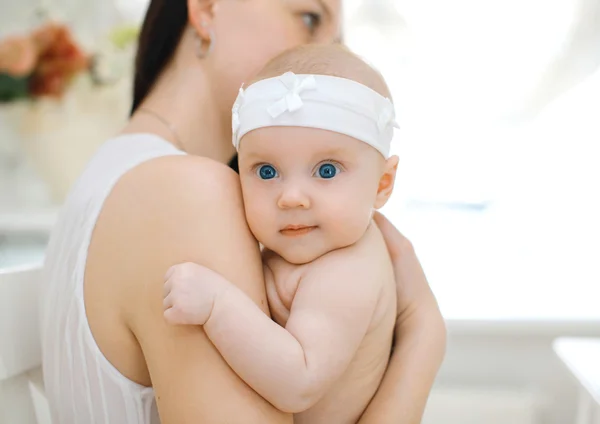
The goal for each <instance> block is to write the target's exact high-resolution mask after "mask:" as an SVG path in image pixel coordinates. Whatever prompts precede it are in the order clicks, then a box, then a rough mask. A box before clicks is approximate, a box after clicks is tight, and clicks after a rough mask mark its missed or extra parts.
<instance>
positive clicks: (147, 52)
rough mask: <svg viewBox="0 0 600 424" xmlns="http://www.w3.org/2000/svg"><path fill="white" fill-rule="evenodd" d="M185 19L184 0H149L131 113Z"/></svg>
mask: <svg viewBox="0 0 600 424" xmlns="http://www.w3.org/2000/svg"><path fill="white" fill-rule="evenodd" d="M187 23H188V7H187V1H186V0H151V1H150V5H149V6H148V11H147V12H146V17H145V19H144V24H143V25H142V30H141V32H140V36H139V40H138V51H137V55H136V58H135V74H134V85H133V104H132V107H131V114H133V113H134V112H135V110H136V109H137V108H138V107H139V106H140V104H141V103H142V102H143V101H144V99H145V98H146V96H147V95H148V93H149V92H150V90H151V89H152V86H153V85H154V84H155V83H156V81H157V80H158V77H159V76H160V74H161V73H162V71H163V70H164V69H165V67H166V66H167V64H168V63H169V61H170V60H171V58H172V57H173V54H174V53H175V50H176V49H177V45H178V44H179V41H180V40H181V36H182V34H183V31H184V30H185V28H186V26H187Z"/></svg>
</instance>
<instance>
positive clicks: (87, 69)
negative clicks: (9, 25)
mask: <svg viewBox="0 0 600 424" xmlns="http://www.w3.org/2000/svg"><path fill="white" fill-rule="evenodd" d="M136 36H137V28H135V27H118V28H115V29H114V30H113V31H112V32H111V34H110V36H109V41H110V42H111V45H112V47H113V49H116V50H119V49H120V50H123V49H125V48H126V47H127V46H129V45H130V44H132V42H133V40H134V39H135V38H136ZM102 58H103V56H102V55H101V54H100V53H97V54H95V55H91V54H88V53H86V52H84V50H83V49H82V48H81V47H80V46H79V45H78V44H77V42H76V41H75V39H74V37H73V35H72V33H71V31H70V29H69V28H68V26H66V25H64V24H60V23H55V22H49V23H46V24H44V25H42V26H40V27H39V28H36V29H35V30H33V31H32V32H30V33H28V34H23V35H14V36H11V37H8V38H6V39H4V40H0V103H7V102H11V101H16V100H21V99H36V98H39V97H53V98H61V97H62V96H63V95H64V93H65V92H66V90H67V89H68V87H69V86H70V85H71V82H72V81H73V79H74V78H75V77H76V76H78V75H81V74H83V73H87V74H88V75H89V76H90V77H91V78H92V80H93V81H94V83H96V84H98V85H100V84H103V83H106V82H107V81H108V79H107V78H106V75H104V76H103V71H102V69H103V67H104V68H106V66H105V64H104V63H103V62H102ZM104 73H105V71H104Z"/></svg>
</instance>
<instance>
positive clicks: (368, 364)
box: [265, 225, 396, 424]
mask: <svg viewBox="0 0 600 424" xmlns="http://www.w3.org/2000/svg"><path fill="white" fill-rule="evenodd" d="M344 254H347V256H348V258H347V260H348V261H353V260H356V258H358V257H360V258H361V261H363V262H364V263H365V266H368V267H369V269H371V268H372V269H373V272H372V273H371V275H373V279H372V280H371V281H364V282H361V283H362V284H370V285H373V287H374V289H379V290H380V293H381V294H380V296H379V301H378V304H377V307H376V309H375V312H374V314H373V317H372V318H371V322H370V325H369V327H368V331H367V333H366V335H365V336H364V338H363V340H362V342H361V344H360V347H359V348H358V350H357V352H356V354H355V355H354V357H353V359H352V361H351V363H350V365H349V366H348V368H347V369H346V370H345V372H344V373H343V375H342V376H341V377H340V378H339V380H338V381H336V382H335V383H334V384H333V386H332V387H331V388H330V389H329V390H328V391H327V392H326V394H325V395H324V396H323V397H322V398H321V399H320V400H319V401H318V402H317V403H316V404H315V405H313V406H312V407H311V408H309V409H308V410H306V411H304V412H302V413H298V414H296V415H295V417H294V423H295V424H354V423H356V422H357V421H358V419H359V418H360V416H361V415H362V413H363V411H364V410H365V408H366V407H367V405H368V404H369V402H370V400H371V398H372V397H373V395H374V394H375V392H376V391H377V388H378V387H379V384H380V383H381V379H382V377H383V374H384V373H385V370H386V367H387V364H388V360H389V357H390V351H391V346H392V335H393V330H394V324H395V319H396V288H395V282H394V274H393V269H392V264H391V261H390V259H389V255H388V252H387V249H386V247H385V243H384V241H383V237H382V236H381V233H380V232H379V229H378V228H377V227H376V226H375V225H372V226H371V227H370V228H369V229H368V230H367V234H365V236H364V237H363V238H362V239H361V240H360V241H359V242H358V243H357V244H356V245H354V246H352V247H351V248H349V249H348V248H347V249H346V251H345V252H344ZM326 256H327V255H325V256H324V257H322V258H319V259H318V260H317V261H314V262H312V263H309V264H306V265H301V266H298V265H292V264H289V263H288V262H286V261H284V260H283V259H282V258H280V257H279V256H277V255H275V254H267V255H265V265H266V266H267V267H268V268H269V270H270V272H267V273H265V276H266V284H267V294H268V299H269V306H270V309H271V313H272V315H273V319H274V320H275V321H276V322H277V323H278V324H279V325H281V326H283V327H285V325H286V323H287V319H288V317H289V313H290V312H289V311H290V310H291V308H292V304H293V301H294V296H295V294H296V291H297V289H298V286H299V282H300V281H301V279H302V277H303V276H304V275H306V274H307V273H309V272H310V274H311V276H312V277H313V278H314V276H315V274H316V275H317V276H318V274H319V270H320V269H323V270H325V269H326V268H327V258H326ZM365 258H366V260H365ZM324 280H325V279H324ZM323 284H327V281H326V280H325V281H323ZM343 306H344V305H340V307H343ZM336 353H337V352H335V351H333V352H331V355H332V356H335V355H336Z"/></svg>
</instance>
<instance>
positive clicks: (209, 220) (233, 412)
mask: <svg viewBox="0 0 600 424" xmlns="http://www.w3.org/2000/svg"><path fill="white" fill-rule="evenodd" d="M109 200H110V201H111V202H116V204H118V205H120V210H119V211H118V212H119V213H118V218H119V219H120V222H119V223H116V224H115V225H117V226H118V228H119V231H120V232H121V233H120V235H119V239H120V240H124V241H125V242H127V243H128V244H129V245H128V246H127V247H126V248H125V249H126V251H128V252H130V254H128V255H127V256H128V257H129V258H130V263H128V264H127V265H126V269H124V270H122V275H123V276H125V277H126V280H125V281H127V286H128V290H127V291H125V295H124V297H125V299H124V302H123V305H124V307H123V311H122V314H123V316H124V319H125V321H126V322H127V323H128V325H129V328H130V330H131V332H132V333H133V334H134V336H135V338H136V339H137V340H138V342H139V344H140V346H141V349H142V351H143V354H144V358H145V361H146V364H147V367H148V371H149V374H150V377H151V379H152V385H153V387H154V390H155V395H156V399H157V403H158V409H159V414H160V417H161V422H162V423H163V424H186V423H190V424H192V423H194V424H197V423H200V422H206V423H225V422H227V423H230V422H244V423H248V424H251V423H257V424H258V423H261V424H263V423H266V424H268V423H273V424H275V423H277V424H279V423H286V424H291V422H292V418H291V416H290V415H287V414H283V413H281V412H280V411H277V410H276V409H275V408H274V407H273V406H271V405H270V404H269V403H268V402H266V401H265V400H264V399H263V398H261V397H260V396H259V395H257V394H256V393H255V392H254V391H253V390H252V389H250V388H249V387H248V386H247V385H246V384H245V383H244V382H243V381H242V380H241V379H240V378H239V377H238V376H237V375H236V374H235V373H234V372H233V371H232V370H231V369H230V368H229V366H228V365H227V364H226V363H225V361H224V360H223V358H222V357H221V355H220V354H219V353H218V351H217V350H216V349H215V348H214V346H213V345H212V343H211V342H210V340H208V338H207V337H206V334H205V333H204V331H203V330H202V328H200V327H192V326H185V327H184V326H178V327H176V326H169V325H167V324H166V323H165V320H164V318H163V307H162V300H163V277H164V274H165V272H166V270H167V269H168V268H169V267H170V266H172V265H174V264H177V263H181V262H188V261H189V262H196V263H199V264H203V265H205V266H207V267H210V268H211V269H214V270H215V271H217V272H219V273H221V274H222V275H224V276H225V277H226V278H228V279H229V280H230V281H231V282H233V283H234V284H236V285H237V286H238V287H239V288H240V289H242V290H243V291H244V292H245V293H246V294H247V295H248V296H249V297H250V298H252V300H254V302H256V304H257V305H259V306H260V307H261V309H262V310H263V311H264V312H265V313H266V314H268V306H267V301H266V296H265V289H264V282H263V274H262V265H261V258H260V253H259V249H258V245H257V243H256V241H255V240H254V238H253V237H252V235H251V233H250V231H249V230H248V227H247V224H246V220H245V217H244V212H243V207H242V203H241V193H240V189H239V182H238V177H237V176H236V174H234V173H233V172H232V171H231V170H229V169H228V168H226V167H225V166H223V165H221V164H218V163H215V162H212V161H210V160H207V159H203V158H195V157H169V158H160V159H155V160H153V161H150V162H148V163H146V164H143V165H141V166H139V167H138V168H136V169H134V170H133V171H132V172H131V173H130V174H128V175H126V176H125V177H124V178H123V179H122V181H121V182H120V183H119V184H118V185H117V187H116V188H115V191H114V193H113V194H112V195H111V197H110V198H109ZM113 204H114V203H113ZM121 248H123V247H121Z"/></svg>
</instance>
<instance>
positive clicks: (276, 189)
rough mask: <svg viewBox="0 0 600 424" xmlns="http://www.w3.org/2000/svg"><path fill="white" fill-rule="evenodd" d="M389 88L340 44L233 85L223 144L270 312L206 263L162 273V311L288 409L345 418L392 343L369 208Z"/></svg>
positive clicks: (389, 118) (382, 196)
mask: <svg viewBox="0 0 600 424" xmlns="http://www.w3.org/2000/svg"><path fill="white" fill-rule="evenodd" d="M389 97H390V93H389V91H388V88H387V86H386V83H385V81H384V80H383V79H382V77H381V76H380V75H379V74H378V73H377V72H376V71H374V70H373V69H372V68H371V67H370V66H369V65H367V64H366V63H365V62H363V61H362V60H361V59H359V58H358V57H357V56H355V55H354V54H352V53H350V52H349V51H348V50H346V49H344V48H343V47H339V46H308V47H307V46H305V47H302V48H297V49H294V50H291V51H288V52H286V53H284V54H283V55H281V56H279V57H277V58H276V59H274V60H273V61H271V62H270V63H269V64H268V65H267V66H266V68H265V69H263V71H262V72H261V73H260V75H259V76H258V78H257V80H256V81H255V82H254V83H252V84H251V85H250V86H249V87H248V88H246V89H245V90H243V89H240V94H239V96H238V98H237V100H236V102H235V105H234V107H233V144H234V145H235V147H236V149H237V150H238V152H239V172H240V179H241V186H242V191H243V198H244V205H245V211H246V217H247V220H248V224H249V227H250V229H251V230H252V232H253V234H254V235H255V237H256V238H257V240H258V241H259V242H260V243H261V244H262V245H263V246H264V251H263V261H264V274H265V284H266V289H267V296H268V301H269V307H270V310H271V313H272V316H273V318H274V320H275V322H273V321H272V320H271V319H269V318H268V317H267V316H266V315H265V314H264V313H263V312H262V311H261V310H260V309H259V308H258V307H257V306H256V305H255V304H254V303H253V301H252V300H250V298H248V297H247V296H246V295H245V294H244V293H243V292H242V291H241V290H239V289H238V288H236V287H235V286H234V285H233V284H232V283H230V282H229V281H227V280H225V278H224V277H222V276H220V275H219V274H216V273H214V272H212V271H210V270H207V269H206V268H203V267H200V266H195V267H192V268H191V269H190V266H189V265H188V266H187V268H185V270H184V271H183V272H181V269H179V270H178V267H180V266H176V267H173V268H171V270H170V271H169V273H168V274H167V276H166V278H167V282H166V283H165V295H166V297H165V318H166V319H167V321H168V322H170V323H173V324H197V325H203V326H204V330H205V331H206V334H207V335H208V337H209V338H210V340H211V341H212V342H213V343H214V345H215V346H216V348H217V349H218V350H219V352H220V353H221V355H223V357H224V358H225V360H226V361H227V362H228V363H229V365H230V366H231V368H232V369H233V370H234V371H235V372H236V373H237V374H238V375H239V376H240V377H241V378H242V379H243V380H244V381H245V382H246V383H247V384H248V385H249V386H251V387H252V388H253V389H254V390H255V391H256V392H258V393H259V394H260V395H261V396H263V397H264V398H265V399H267V400H268V401H269V402H271V403H272V404H273V405H274V406H275V407H277V408H278V409H280V410H282V411H285V412H290V413H294V414H296V415H295V418H294V422H295V423H308V424H321V423H322V424H345V423H348V424H349V423H356V422H357V421H358V420H359V418H360V416H361V414H362V413H363V411H364V410H365V408H366V407H367V405H368V404H369V402H370V400H371V398H372V397H373V395H374V394H375V392H376V391H377V388H378V387H379V384H380V382H381V379H382V377H383V374H384V372H385V369H386V366H387V363H388V359H389V357H390V349H391V343H392V333H393V327H394V323H395V318H396V292H395V290H396V289H395V283H394V275H393V270H392V264H391V261H390V257H389V255H388V252H387V249H386V246H385V243H384V240H383V237H382V235H381V233H380V231H379V229H378V228H377V226H376V225H375V224H374V223H373V221H372V215H373V211H374V210H375V209H377V208H380V207H382V206H383V205H384V204H385V203H386V202H387V200H388V198H389V197H390V195H391V193H392V189H393V185H394V179H395V174H396V168H397V164H398V158H397V157H396V156H393V157H390V156H389V149H390V142H391V139H392V137H393V133H394V127H395V126H396V123H395V119H394V107H393V104H392V102H391V101H390V100H389ZM231 254H235V252H231Z"/></svg>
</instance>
